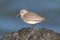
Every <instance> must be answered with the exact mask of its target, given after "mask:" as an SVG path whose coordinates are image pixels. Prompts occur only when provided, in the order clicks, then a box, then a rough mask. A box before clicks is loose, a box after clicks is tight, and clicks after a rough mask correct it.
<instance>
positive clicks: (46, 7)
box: [0, 0, 60, 38]
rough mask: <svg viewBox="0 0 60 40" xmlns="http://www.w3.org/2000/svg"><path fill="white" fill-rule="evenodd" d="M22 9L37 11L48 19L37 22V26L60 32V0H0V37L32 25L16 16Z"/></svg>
mask: <svg viewBox="0 0 60 40" xmlns="http://www.w3.org/2000/svg"><path fill="white" fill-rule="evenodd" d="M21 9H27V10H30V11H32V12H36V13H37V14H39V15H41V16H43V17H45V18H47V19H48V21H46V22H42V23H39V24H37V25H36V28H48V29H51V30H54V31H55V32H58V33H60V0H0V38H2V37H3V36H4V35H5V34H8V33H11V32H13V31H17V30H19V29H21V28H24V27H29V26H30V25H29V24H26V23H25V22H23V21H22V20H21V18H20V17H16V15H17V14H19V10H21Z"/></svg>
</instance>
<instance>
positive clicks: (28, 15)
mask: <svg viewBox="0 0 60 40" xmlns="http://www.w3.org/2000/svg"><path fill="white" fill-rule="evenodd" d="M17 16H21V19H22V20H23V21H24V22H25V23H27V24H31V25H32V26H34V25H36V24H37V23H41V22H42V21H46V20H47V19H46V18H45V17H42V16H40V15H38V14H37V13H35V12H32V11H29V10H26V9H21V10H20V12H19V14H18V15H17Z"/></svg>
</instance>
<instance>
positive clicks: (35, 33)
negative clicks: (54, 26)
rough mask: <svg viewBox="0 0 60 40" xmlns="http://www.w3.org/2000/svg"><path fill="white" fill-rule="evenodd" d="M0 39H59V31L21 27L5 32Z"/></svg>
mask: <svg viewBox="0 0 60 40" xmlns="http://www.w3.org/2000/svg"><path fill="white" fill-rule="evenodd" d="M2 40H60V33H56V32H54V31H53V30H48V29H46V28H23V29H21V30H18V31H17V32H12V33H11V34H7V35H6V36H4V38H3V39H2Z"/></svg>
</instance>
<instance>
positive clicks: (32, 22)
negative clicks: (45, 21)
mask: <svg viewBox="0 0 60 40" xmlns="http://www.w3.org/2000/svg"><path fill="white" fill-rule="evenodd" d="M24 22H26V23H28V24H37V23H40V22H41V21H26V20H24Z"/></svg>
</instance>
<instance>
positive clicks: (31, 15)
mask: <svg viewBox="0 0 60 40" xmlns="http://www.w3.org/2000/svg"><path fill="white" fill-rule="evenodd" d="M24 18H25V19H26V20H28V21H30V20H33V21H34V20H35V21H36V20H41V19H42V18H43V17H41V16H39V15H38V14H36V13H32V12H29V13H27V14H25V15H24Z"/></svg>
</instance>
